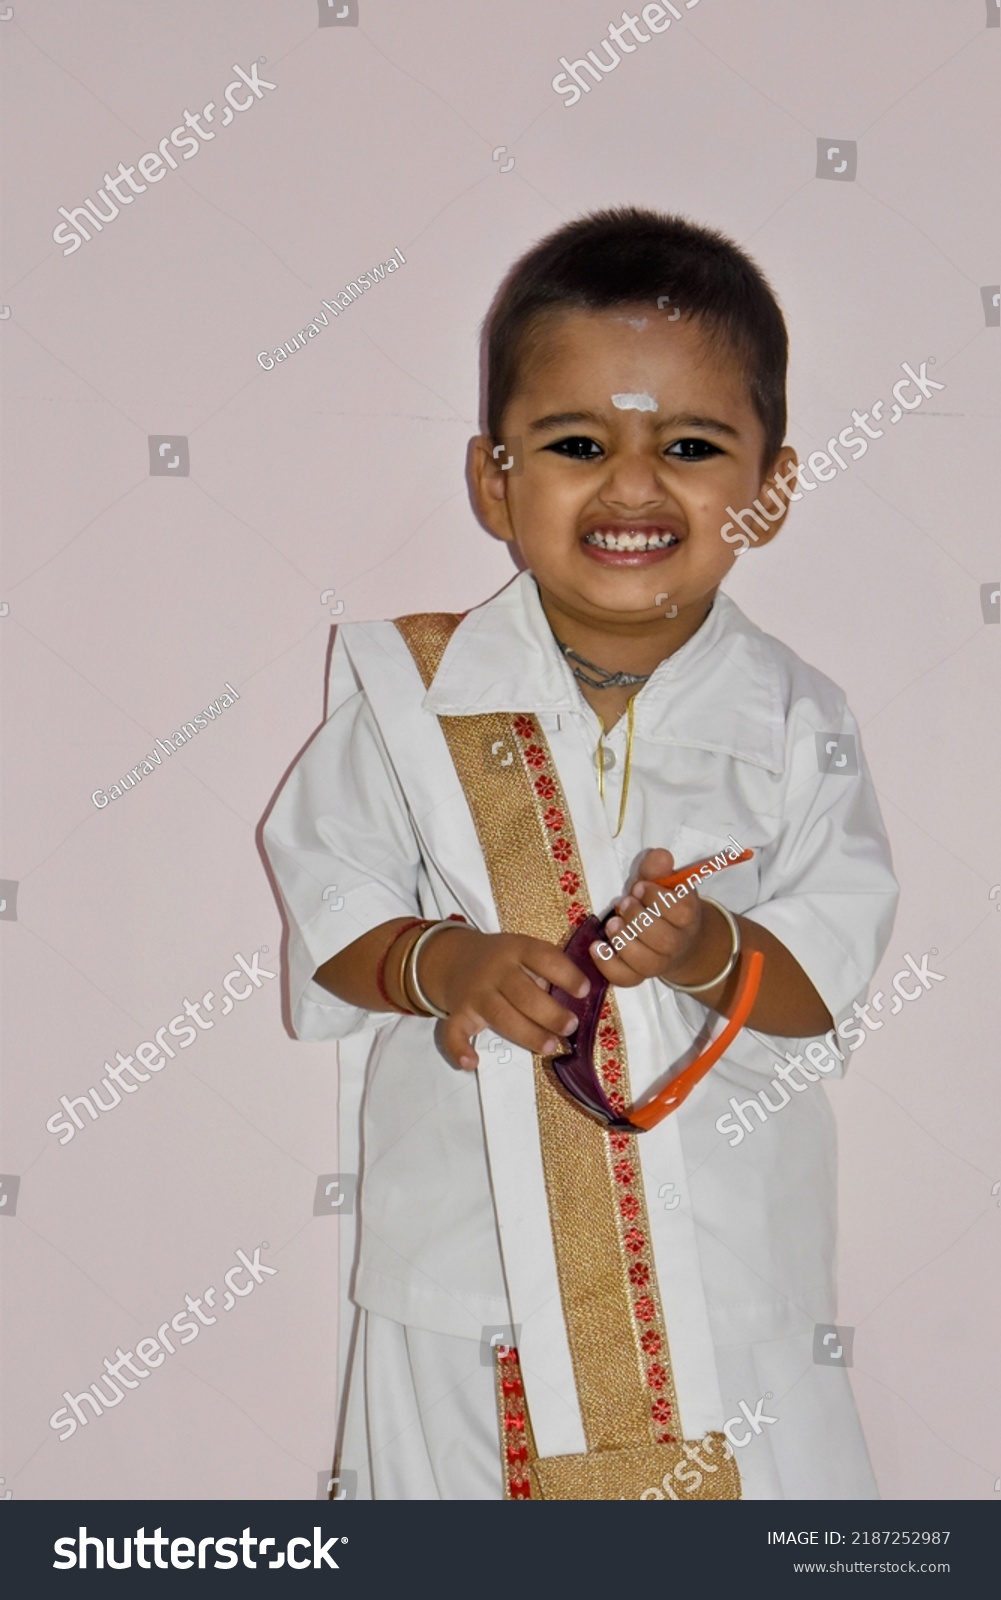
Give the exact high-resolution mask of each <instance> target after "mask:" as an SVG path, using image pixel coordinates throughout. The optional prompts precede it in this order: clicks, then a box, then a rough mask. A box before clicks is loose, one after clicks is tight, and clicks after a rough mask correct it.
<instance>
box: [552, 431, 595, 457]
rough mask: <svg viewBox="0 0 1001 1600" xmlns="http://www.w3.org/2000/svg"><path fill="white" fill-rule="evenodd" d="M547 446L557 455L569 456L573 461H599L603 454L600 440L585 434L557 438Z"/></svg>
mask: <svg viewBox="0 0 1001 1600" xmlns="http://www.w3.org/2000/svg"><path fill="white" fill-rule="evenodd" d="M545 448H546V449H547V450H552V451H554V452H555V454H556V455H560V456H569V458H570V459H571V461H597V460H598V457H599V456H600V455H602V454H603V451H602V448H601V445H600V444H599V443H598V441H597V440H596V439H588V438H586V437H585V436H584V435H583V434H573V435H572V436H571V437H570V438H568V439H555V440H554V441H553V443H552V444H547V445H546V446H545Z"/></svg>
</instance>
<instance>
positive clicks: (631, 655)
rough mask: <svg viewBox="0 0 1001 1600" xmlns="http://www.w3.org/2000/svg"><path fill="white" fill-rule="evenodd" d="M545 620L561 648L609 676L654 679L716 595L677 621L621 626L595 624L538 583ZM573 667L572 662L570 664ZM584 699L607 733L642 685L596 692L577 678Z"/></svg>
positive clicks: (703, 617)
mask: <svg viewBox="0 0 1001 1600" xmlns="http://www.w3.org/2000/svg"><path fill="white" fill-rule="evenodd" d="M536 588H537V589H538V592H539V600H540V601H541V604H542V609H543V611H544V612H545V615H546V620H547V621H548V623H549V626H550V627H551V628H552V630H553V633H554V634H555V636H556V638H557V639H559V641H560V642H561V644H564V645H569V647H570V649H571V650H575V651H576V652H577V654H578V655H580V656H583V657H584V658H585V659H586V660H587V661H593V662H594V663H595V664H596V665H597V666H599V667H601V668H603V669H604V670H605V671H607V672H610V673H612V672H631V673H642V674H643V675H644V676H646V677H649V676H650V675H651V674H652V673H653V672H654V671H655V670H656V668H657V667H658V666H659V665H660V663H661V662H662V661H666V660H667V658H668V656H673V655H674V653H675V651H677V650H680V649H681V647H682V645H684V644H687V643H688V641H689V639H691V638H692V636H693V635H694V634H696V633H697V632H698V630H699V629H700V628H701V626H702V624H703V622H704V621H705V620H706V617H707V616H708V614H709V611H710V608H711V606H712V603H713V600H714V598H715V595H714V594H710V595H706V596H705V597H704V598H703V599H702V600H700V602H699V604H698V605H696V606H691V607H686V608H685V610H684V611H683V612H681V613H680V614H679V615H678V616H677V617H670V618H668V617H662V618H661V619H660V620H659V621H657V622H655V623H652V624H651V623H647V624H640V625H637V624H636V623H635V622H628V621H625V620H623V622H622V624H621V625H620V626H616V625H615V624H614V623H612V624H609V625H605V624H598V623H595V622H593V621H592V620H591V619H590V618H587V617H582V616H580V615H579V614H578V613H575V612H573V611H571V610H569V609H568V608H566V607H565V606H563V605H562V604H561V603H560V602H559V601H557V600H556V599H555V598H554V597H553V596H552V595H549V594H547V593H545V592H544V591H543V590H542V588H541V587H540V586H539V584H538V582H537V583H536ZM568 664H569V665H570V666H571V667H572V666H573V663H572V662H570V663H568ZM577 684H578V687H579V688H580V692H581V694H582V695H583V696H584V699H585V700H586V701H587V703H588V705H589V706H590V707H591V709H592V710H593V711H594V712H596V713H597V715H598V716H599V717H600V719H601V721H602V723H603V724H604V726H605V729H606V732H607V731H609V730H610V729H611V728H613V727H614V725H615V724H616V723H617V722H618V720H619V718H620V717H621V716H622V714H623V712H624V711H625V710H626V708H627V707H628V705H629V702H630V700H631V699H632V697H633V695H634V694H637V693H638V692H639V690H640V689H642V687H643V685H642V684H632V685H629V686H623V687H620V688H614V689H594V688H592V687H591V686H590V684H586V683H582V682H581V680H580V679H579V678H578V679H577Z"/></svg>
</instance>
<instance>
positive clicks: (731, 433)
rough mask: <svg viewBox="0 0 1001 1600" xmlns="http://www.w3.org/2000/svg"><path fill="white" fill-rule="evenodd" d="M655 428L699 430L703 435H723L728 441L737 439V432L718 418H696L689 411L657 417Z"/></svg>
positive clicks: (738, 436) (738, 435)
mask: <svg viewBox="0 0 1001 1600" xmlns="http://www.w3.org/2000/svg"><path fill="white" fill-rule="evenodd" d="M655 426H656V427H657V428H701V429H702V430H703V432H704V433H725V434H726V435H727V437H728V438H730V439H739V438H740V434H739V432H738V430H737V429H736V428H734V427H731V425H730V423H729V422H720V420H719V418H718V417H697V416H695V415H694V413H693V412H690V411H679V412H676V413H675V414H674V416H671V417H658V418H657V420H656V423H655Z"/></svg>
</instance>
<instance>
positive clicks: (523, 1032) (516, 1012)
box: [485, 985, 577, 1056]
mask: <svg viewBox="0 0 1001 1600" xmlns="http://www.w3.org/2000/svg"><path fill="white" fill-rule="evenodd" d="M530 987H532V988H533V989H534V987H535V986H534V985H531V986H530ZM539 992H540V991H539V990H538V989H535V993H536V994H538V993H539ZM557 1010H558V1011H559V1010H562V1007H557ZM489 1011H490V1016H489V1019H488V1021H487V1022H486V1024H485V1026H486V1027H488V1028H492V1029H493V1030H494V1032H495V1033H498V1034H500V1036H501V1038H502V1039H508V1040H510V1042H511V1043H512V1044H517V1045H520V1046H521V1047H522V1049H523V1050H531V1052H532V1054H533V1055H537V1056H554V1055H558V1054H559V1052H560V1049H561V1047H562V1043H563V1041H562V1039H561V1038H560V1036H559V1034H558V1033H556V1032H555V1031H554V1030H553V1029H552V1028H548V1027H540V1026H539V1024H538V1023H537V1022H534V1021H533V1020H532V1018H531V1017H527V1016H525V1014H524V1013H523V1012H522V1011H521V1010H520V1009H519V1007H518V1006H515V1005H512V1003H511V1001H510V1000H507V999H506V998H505V997H504V995H502V994H495V995H494V996H493V999H492V1003H491V1005H490V1007H489ZM573 1021H574V1023H575V1024H576V1021H577V1019H576V1017H574V1018H573Z"/></svg>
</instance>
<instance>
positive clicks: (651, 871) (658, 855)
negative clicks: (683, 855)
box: [636, 848, 674, 878]
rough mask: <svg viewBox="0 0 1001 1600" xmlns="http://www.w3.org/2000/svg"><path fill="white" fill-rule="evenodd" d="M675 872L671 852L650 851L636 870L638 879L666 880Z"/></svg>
mask: <svg viewBox="0 0 1001 1600" xmlns="http://www.w3.org/2000/svg"><path fill="white" fill-rule="evenodd" d="M673 871H674V857H673V855H672V854H671V852H670V850H661V849H659V848H658V849H654V850H648V851H647V852H646V854H645V855H644V856H643V858H642V860H641V861H640V863H639V866H638V867H637V869H636V876H637V878H666V877H668V876H669V875H670V874H671V873H672V872H673Z"/></svg>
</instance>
